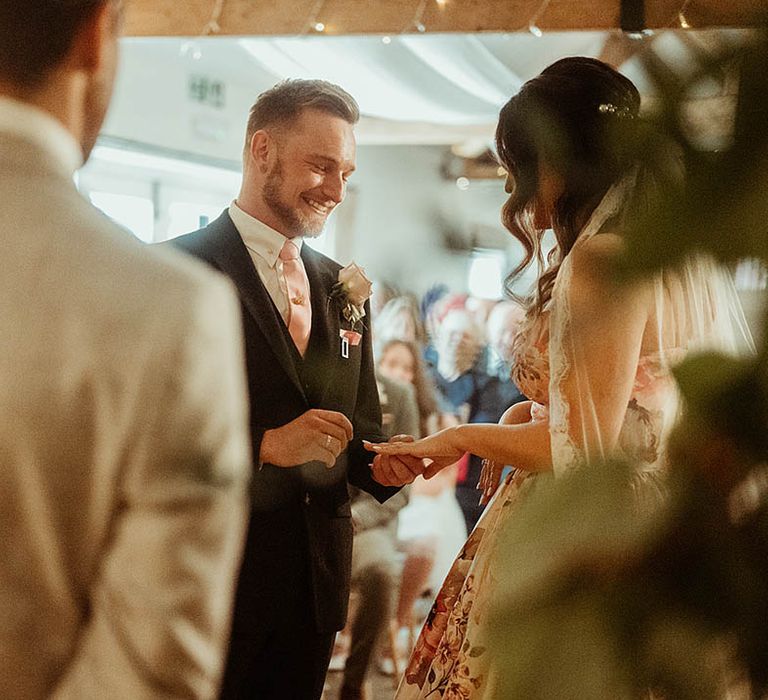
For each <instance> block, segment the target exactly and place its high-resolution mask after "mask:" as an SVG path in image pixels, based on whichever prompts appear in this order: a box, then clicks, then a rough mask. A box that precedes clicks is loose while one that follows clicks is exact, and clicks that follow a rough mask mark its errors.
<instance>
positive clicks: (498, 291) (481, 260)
mask: <svg viewBox="0 0 768 700" xmlns="http://www.w3.org/2000/svg"><path fill="white" fill-rule="evenodd" d="M505 266H506V255H505V254H504V251H502V250H478V251H475V252H473V253H472V257H471V259H470V264H469V277H468V280H467V287H468V290H469V295H470V296H473V297H477V298H478V299H501V297H502V296H503V291H504V282H503V280H504V268H505Z"/></svg>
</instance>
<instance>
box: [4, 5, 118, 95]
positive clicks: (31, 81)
mask: <svg viewBox="0 0 768 700" xmlns="http://www.w3.org/2000/svg"><path fill="white" fill-rule="evenodd" d="M108 3H114V4H115V5H116V6H117V5H119V4H120V0H21V2H10V0H2V1H0V80H4V81H6V82H9V83H12V84H14V85H17V86H19V87H21V88H26V89H35V88H38V87H40V86H41V85H42V84H43V83H44V82H45V80H46V79H47V78H48V76H49V75H50V73H51V71H53V70H54V69H55V68H56V67H57V66H59V65H60V64H61V62H62V61H63V60H64V58H65V57H66V55H67V53H68V52H69V50H70V49H71V48H72V42H73V41H74V40H75V37H76V36H77V34H78V32H79V31H80V29H81V28H82V26H83V24H84V22H85V21H86V20H87V19H88V18H89V17H90V16H91V15H92V13H93V12H96V11H97V10H98V8H100V7H102V6H103V5H106V4H108Z"/></svg>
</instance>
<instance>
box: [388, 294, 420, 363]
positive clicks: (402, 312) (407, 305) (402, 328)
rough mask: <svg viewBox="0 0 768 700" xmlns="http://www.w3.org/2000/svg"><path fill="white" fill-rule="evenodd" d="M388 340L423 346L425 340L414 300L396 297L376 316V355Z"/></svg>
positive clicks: (407, 297)
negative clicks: (404, 341)
mask: <svg viewBox="0 0 768 700" xmlns="http://www.w3.org/2000/svg"><path fill="white" fill-rule="evenodd" d="M390 340H406V341H408V342H411V343H418V344H419V345H423V344H424V342H425V340H426V334H425V331H424V324H423V323H422V321H421V317H420V315H419V307H418V304H417V303H416V300H415V299H414V298H413V297H410V296H398V297H395V298H394V299H391V300H390V301H389V302H387V303H386V304H385V305H384V307H383V308H382V309H381V311H380V312H379V314H378V315H377V316H376V347H377V354H381V351H380V350H378V348H381V347H382V346H383V345H384V344H386V343H387V342H388V341H390Z"/></svg>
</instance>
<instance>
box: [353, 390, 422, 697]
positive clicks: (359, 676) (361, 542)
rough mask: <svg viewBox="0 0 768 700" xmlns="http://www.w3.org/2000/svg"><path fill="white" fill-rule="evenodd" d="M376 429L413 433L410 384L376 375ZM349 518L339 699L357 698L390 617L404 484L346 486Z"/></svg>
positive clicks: (414, 409)
mask: <svg viewBox="0 0 768 700" xmlns="http://www.w3.org/2000/svg"><path fill="white" fill-rule="evenodd" d="M377 382H378V386H379V399H380V401H381V411H382V428H383V430H384V434H385V435H386V437H387V439H389V438H391V437H394V436H395V435H413V436H414V437H418V436H419V423H418V420H419V416H418V407H417V405H416V399H415V397H414V395H413V389H412V387H411V386H410V385H408V384H403V383H401V382H398V381H396V380H393V379H390V378H388V377H385V376H381V375H379V376H377ZM350 495H351V497H352V522H353V524H354V527H355V535H354V541H353V545H352V589H353V590H354V591H355V592H356V593H357V607H356V610H355V613H354V617H353V620H352V622H351V632H350V647H349V655H348V656H347V660H346V665H345V667H344V678H343V681H342V686H341V695H340V698H341V700H357V699H358V698H362V697H363V685H364V683H365V677H366V673H367V671H368V668H369V666H370V662H371V657H372V655H373V652H374V650H375V649H376V646H377V642H378V640H379V639H380V637H381V635H382V633H383V632H384V630H386V628H387V625H388V624H389V621H390V619H391V617H392V608H393V603H394V599H395V595H396V592H397V588H398V583H399V580H400V558H401V557H400V555H399V554H398V552H397V516H398V512H399V511H400V509H401V508H402V507H403V506H404V505H405V504H406V503H407V501H408V496H407V488H405V489H403V490H402V491H400V492H399V493H397V494H395V495H394V496H393V497H392V498H390V499H389V500H388V501H386V502H385V503H383V504H382V503H379V502H378V501H377V500H376V499H375V498H374V497H373V496H371V495H370V494H368V493H366V492H365V491H361V490H360V489H357V488H355V487H353V486H350Z"/></svg>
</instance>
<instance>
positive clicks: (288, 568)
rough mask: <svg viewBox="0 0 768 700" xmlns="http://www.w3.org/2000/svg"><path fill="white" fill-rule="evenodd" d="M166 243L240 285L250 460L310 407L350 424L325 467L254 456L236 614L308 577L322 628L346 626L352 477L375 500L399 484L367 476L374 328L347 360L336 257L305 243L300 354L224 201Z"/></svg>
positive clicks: (260, 608) (250, 611) (377, 420)
mask: <svg viewBox="0 0 768 700" xmlns="http://www.w3.org/2000/svg"><path fill="white" fill-rule="evenodd" d="M171 243H172V244H173V245H174V246H177V247H178V248H181V249H183V250H185V251H187V252H189V253H191V254H192V255H195V256H197V257H199V258H201V259H202V260H205V261H206V262H208V263H209V264H211V265H212V266H213V267H214V268H216V269H218V270H220V271H221V272H223V273H224V274H226V275H228V276H229V277H230V278H231V279H232V280H233V281H234V283H235V285H236V286H237V289H238V292H239V296H240V301H241V304H242V311H243V326H244V335H245V359H246V364H247V371H248V389H249V394H250V409H251V416H250V424H251V431H252V436H253V454H254V460H258V456H259V453H260V449H261V440H262V438H263V436H264V432H265V431H266V430H268V429H270V428H278V427H280V426H282V425H285V424H286V423H289V422H290V421H292V420H293V419H295V418H297V417H298V416H300V415H301V414H302V413H304V412H305V411H307V410H308V409H311V408H322V409H327V410H332V411H339V412H340V413H343V414H345V415H346V416H347V417H348V418H349V419H350V421H351V422H352V424H353V426H354V440H353V441H352V442H350V444H349V447H348V449H347V451H346V452H344V453H342V455H340V457H339V459H338V461H337V462H336V465H335V466H334V467H333V468H332V469H327V468H326V467H325V466H324V465H323V464H321V463H319V462H310V463H308V464H302V465H297V466H296V467H293V468H280V467H276V466H273V465H271V464H264V465H263V466H261V467H259V466H258V465H256V467H255V469H254V477H253V487H252V513H251V522H250V527H249V532H248V541H247V543H246V548H245V554H244V559H243V565H242V571H241V580H240V585H239V586H238V601H237V603H236V614H245V615H252V616H258V617H259V618H260V619H259V620H255V621H254V622H255V623H257V624H261V623H265V622H268V620H267V618H268V617H269V616H270V615H272V614H275V610H274V609H275V608H276V607H279V605H280V601H281V600H282V598H281V596H283V595H284V592H285V589H286V586H288V587H290V586H291V585H293V582H294V581H295V580H296V579H297V578H298V579H301V578H302V577H303V578H307V576H308V580H309V584H308V585H309V594H310V597H311V599H312V608H313V612H314V616H315V621H316V625H317V629H318V631H320V632H328V631H334V630H337V629H341V628H342V627H343V626H344V623H345V620H346V613H347V601H348V597H349V579H350V566H351V556H352V526H351V519H350V503H349V493H348V490H347V481H349V483H351V484H354V485H355V486H356V487H358V488H360V489H363V490H364V491H367V492H368V493H370V494H372V495H373V496H375V497H376V499H377V500H379V501H380V502H383V501H385V500H386V499H387V498H389V497H390V496H391V495H393V494H394V493H396V492H397V489H392V488H386V487H384V486H382V485H380V484H379V483H377V482H376V481H374V480H373V478H372V477H371V472H370V466H369V465H370V462H371V455H370V453H368V452H366V451H365V450H364V449H363V446H362V439H368V440H372V441H380V440H382V439H383V436H382V434H381V409H380V407H379V399H378V394H377V389H376V381H375V378H374V364H373V354H372V351H371V333H370V329H365V330H364V331H363V339H362V342H361V343H360V344H359V345H358V346H350V348H349V357H348V359H345V358H344V357H342V353H341V337H340V335H339V332H340V330H341V327H342V326H341V322H342V317H341V313H340V311H341V310H340V308H339V306H338V304H337V302H335V301H333V300H330V299H329V297H328V295H329V292H330V291H331V289H332V287H333V285H334V284H335V283H336V281H337V276H338V271H339V270H340V269H341V266H340V265H339V264H338V263H336V262H334V261H333V260H331V259H330V258H327V257H326V256H324V255H322V254H320V253H318V252H316V251H314V250H312V248H310V247H309V246H306V245H305V246H302V252H301V257H302V260H303V262H304V267H305V268H306V271H307V277H308V278H309V285H310V291H311V297H312V333H311V336H310V340H309V346H308V348H307V352H306V354H305V357H304V358H303V359H302V358H301V356H300V355H299V353H298V352H297V350H296V348H295V346H294V344H293V342H292V341H291V339H290V335H289V334H288V330H287V328H286V326H285V323H284V322H283V320H282V318H281V317H280V314H279V312H278V311H277V309H276V308H275V306H274V304H273V302H272V300H271V298H270V296H269V293H268V292H267V291H266V289H265V288H264V285H263V284H262V282H261V279H260V278H259V275H258V272H257V271H256V268H255V266H254V265H253V261H252V260H251V257H250V254H249V253H248V250H247V249H246V247H245V244H244V243H243V241H242V238H241V237H240V234H239V233H238V232H237V229H236V228H235V226H234V224H233V223H232V220H231V219H230V217H229V214H228V212H226V211H225V212H224V213H223V214H222V215H221V216H220V217H219V218H218V219H216V220H215V221H213V222H211V223H210V224H209V225H208V226H206V227H205V228H203V229H200V230H199V231H195V232H194V233H190V234H187V235H185V236H181V237H179V238H176V239H173V241H171ZM369 318H370V316H366V318H365V321H366V322H368V320H369ZM307 568H308V571H307ZM278 612H279V611H278Z"/></svg>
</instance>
